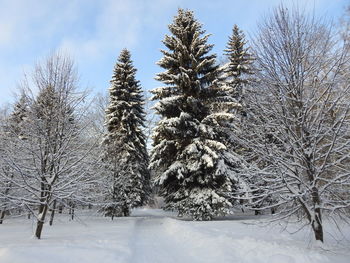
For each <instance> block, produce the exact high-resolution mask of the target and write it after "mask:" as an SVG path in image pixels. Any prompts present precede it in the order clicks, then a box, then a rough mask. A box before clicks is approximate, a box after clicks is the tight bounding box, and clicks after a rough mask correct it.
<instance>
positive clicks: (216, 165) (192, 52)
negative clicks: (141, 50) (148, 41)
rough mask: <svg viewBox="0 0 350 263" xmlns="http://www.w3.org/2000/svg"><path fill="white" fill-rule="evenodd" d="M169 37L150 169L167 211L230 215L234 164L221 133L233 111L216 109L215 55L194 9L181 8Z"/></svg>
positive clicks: (207, 217)
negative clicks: (221, 122) (232, 167)
mask: <svg viewBox="0 0 350 263" xmlns="http://www.w3.org/2000/svg"><path fill="white" fill-rule="evenodd" d="M169 30H170V32H171V35H170V36H169V35H166V36H165V39H164V40H163V43H164V45H165V46H166V47H167V48H168V50H162V53H163V55H164V57H163V58H162V59H161V60H160V61H159V62H158V65H159V66H161V67H162V68H164V69H165V71H164V72H162V73H159V74H158V75H157V78H156V79H157V80H159V81H161V82H163V83H164V84H165V85H166V86H164V87H160V88H157V89H154V90H153V91H152V93H153V94H154V97H153V99H154V100H159V102H158V103H157V104H156V105H155V110H156V112H157V114H159V115H160V116H161V120H160V121H159V122H158V124H157V127H156V128H155V130H154V134H153V140H154V143H153V146H154V148H153V150H152V155H151V165H150V167H151V168H152V169H153V170H154V171H155V184H156V185H157V186H159V188H160V194H161V195H162V196H163V197H164V198H165V202H166V207H165V208H167V209H171V210H177V211H178V213H179V215H180V216H181V215H183V214H186V215H189V216H191V217H192V218H193V219H194V220H210V219H212V218H213V217H214V216H216V215H225V214H227V213H229V209H230V208H231V207H232V203H231V202H230V194H231V192H232V181H231V179H230V178H229V175H230V174H231V172H232V171H231V168H230V166H229V165H227V163H226V160H228V159H229V158H228V152H227V151H226V150H227V148H226V146H225V144H224V142H222V141H221V137H220V135H219V134H218V133H217V131H218V128H220V120H227V119H230V118H232V114H229V113H222V112H220V113H218V112H216V111H213V107H212V106H213V103H217V101H218V100H219V92H218V89H217V88H215V87H216V84H217V78H218V76H219V70H218V66H217V65H216V64H215V59H216V55H215V54H209V52H210V51H211V49H212V47H213V45H210V44H207V40H208V37H209V35H204V34H205V31H204V30H203V29H202V25H201V24H200V23H199V22H198V21H197V20H196V19H195V17H194V15H193V12H192V11H189V10H184V9H179V10H178V14H177V16H175V18H174V21H173V23H172V24H170V25H169Z"/></svg>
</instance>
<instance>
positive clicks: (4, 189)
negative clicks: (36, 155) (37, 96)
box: [0, 92, 29, 224]
mask: <svg viewBox="0 0 350 263" xmlns="http://www.w3.org/2000/svg"><path fill="white" fill-rule="evenodd" d="M28 106H29V102H28V98H27V96H26V94H25V93H24V92H22V94H21V97H20V99H19V100H18V101H17V102H16V103H15V105H14V109H13V112H12V113H11V114H10V115H9V116H8V117H7V118H6V120H5V119H4V120H3V121H4V123H3V124H2V127H1V131H0V137H1V139H0V140H1V149H2V150H1V151H0V158H1V162H0V178H1V179H0V224H2V222H3V220H4V217H5V214H6V213H7V212H8V211H9V210H11V209H12V208H14V207H18V203H16V202H13V200H11V199H10V198H8V196H9V195H10V194H13V191H18V190H19V189H17V187H14V184H13V179H14V176H15V171H14V169H13V167H11V166H10V165H9V163H8V162H6V161H5V158H4V157H5V156H4V154H5V153H4V151H3V150H4V149H5V148H7V147H9V143H8V142H9V140H11V141H13V140H15V141H18V143H21V140H23V139H24V138H25V136H24V128H23V122H24V121H25V120H26V118H27V116H28ZM17 139H18V140H17ZM15 188H16V189H15ZM19 191H20V190H19Z"/></svg>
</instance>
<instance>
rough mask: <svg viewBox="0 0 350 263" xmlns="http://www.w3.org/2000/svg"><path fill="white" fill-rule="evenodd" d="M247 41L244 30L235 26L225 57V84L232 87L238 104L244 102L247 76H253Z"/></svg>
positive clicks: (232, 92) (231, 89)
mask: <svg viewBox="0 0 350 263" xmlns="http://www.w3.org/2000/svg"><path fill="white" fill-rule="evenodd" d="M246 44H247V42H246V40H245V36H244V33H243V31H242V30H240V29H239V27H238V26H237V25H234V26H233V29H232V35H231V36H230V37H229V40H228V43H227V46H226V49H225V50H224V51H225V55H226V56H227V58H228V63H227V64H226V65H225V67H224V76H225V83H226V85H228V86H229V87H230V92H231V94H232V96H233V97H235V98H236V99H237V101H238V102H240V103H242V102H243V101H242V100H243V97H242V96H243V86H244V85H246V84H248V82H249V79H248V78H247V76H249V75H251V74H253V71H252V65H251V64H252V62H253V57H252V55H251V54H250V53H249V50H248V48H247V47H246Z"/></svg>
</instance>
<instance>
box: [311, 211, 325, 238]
mask: <svg viewBox="0 0 350 263" xmlns="http://www.w3.org/2000/svg"><path fill="white" fill-rule="evenodd" d="M317 217H318V215H317V214H316V218H317ZM318 221H319V220H317V219H315V220H314V221H313V222H312V224H311V225H312V229H313V230H314V234H315V239H316V240H319V241H321V242H322V243H323V227H322V223H318Z"/></svg>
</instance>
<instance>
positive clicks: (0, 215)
mask: <svg viewBox="0 0 350 263" xmlns="http://www.w3.org/2000/svg"><path fill="white" fill-rule="evenodd" d="M5 213H6V210H5V209H4V210H1V211H0V224H2V222H3V220H4V217H5Z"/></svg>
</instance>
